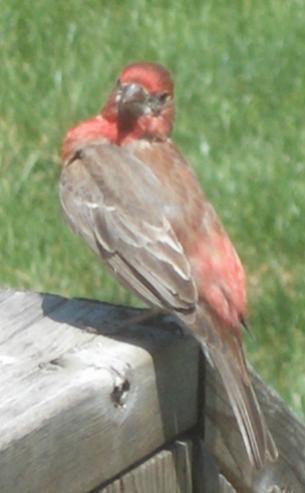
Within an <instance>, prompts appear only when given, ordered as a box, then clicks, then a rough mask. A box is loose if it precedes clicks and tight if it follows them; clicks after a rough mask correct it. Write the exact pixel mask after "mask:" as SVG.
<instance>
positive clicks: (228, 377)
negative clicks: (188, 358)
mask: <svg viewBox="0 0 305 493" xmlns="http://www.w3.org/2000/svg"><path fill="white" fill-rule="evenodd" d="M241 351H242V349H241V348H240V350H239V353H241ZM230 353H231V354H230ZM209 354H210V357H211V360H212V361H213V363H214V365H215V367H216V368H217V370H218V372H219V374H220V376H221V378H222V381H223V383H224V386H225V389H226V392H227V394H228V397H229V400H230V403H231V406H232V409H233V412H234V415H235V417H236V420H237V423H238V426H239V429H240V432H241V435H242V438H243V441H244V444H245V448H246V451H247V454H248V456H249V459H250V461H251V463H252V465H253V466H255V467H256V468H257V469H260V468H261V467H263V466H264V464H265V463H266V461H268V460H275V459H276V458H277V456H278V452H277V448H276V446H275V444H274V441H273V439H272V436H271V434H270V432H269V430H268V427H267V424H266V422H265V418H264V416H263V413H262V411H261V409H260V406H259V403H258V401H257V398H256V395H255V393H254V390H253V387H252V385H251V382H250V377H249V374H248V371H247V369H246V366H244V367H243V368H242V372H241V369H240V367H239V364H236V360H237V359H236V356H237V355H234V354H232V352H231V351H225V352H224V351H222V350H219V349H215V348H209ZM241 358H242V359H243V355H242V354H239V357H238V359H241ZM244 374H245V376H244ZM245 377H246V378H245Z"/></svg>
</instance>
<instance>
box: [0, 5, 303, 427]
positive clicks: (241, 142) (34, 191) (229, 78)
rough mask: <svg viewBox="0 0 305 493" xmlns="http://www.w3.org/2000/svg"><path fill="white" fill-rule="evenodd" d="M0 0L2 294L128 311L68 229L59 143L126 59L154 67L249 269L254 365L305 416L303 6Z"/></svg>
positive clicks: (179, 135) (177, 134) (97, 102)
mask: <svg viewBox="0 0 305 493" xmlns="http://www.w3.org/2000/svg"><path fill="white" fill-rule="evenodd" d="M0 6H1V19H0V28H1V29H0V36H1V55H0V56H1V74H2V75H1V85H2V90H1V100H0V105H1V110H0V160H1V161H0V174H1V180H0V227H1V236H0V286H1V287H4V286H9V287H13V288H16V289H19V288H25V289H31V290H38V291H45V292H52V293H58V294H61V295H65V296H77V297H80V296H82V297H90V298H96V299H100V300H107V301H112V302H120V303H135V300H134V299H133V298H132V297H131V296H130V295H129V294H127V293H126V292H125V291H124V290H123V289H122V288H120V287H118V285H117V284H116V283H115V282H114V281H112V279H111V278H110V277H109V276H108V275H107V274H106V273H105V271H104V270H103V268H102V267H101V266H100V265H99V262H98V261H97V260H96V259H95V257H94V256H93V254H91V252H90V251H89V250H88V249H87V247H86V246H85V245H83V244H82V242H81V240H80V239H78V238H76V237H75V236H74V235H72V233H70V231H69V230H68V229H67V227H66V226H65V224H64V223H63V220H62V217H61V214H60V210H59V205H58V197H57V182H58V177H59V171H60V168H59V150H60V146H61V142H62V139H63V136H64V133H65V131H66V129H67V128H68V127H69V126H72V124H74V123H75V122H77V121H78V120H80V119H84V118H86V117H89V116H90V115H94V114H96V113H97V112H98V111H99V109H100V107H101V106H102V104H103V102H104V100H105V96H106V95H107V93H108V92H109V90H110V88H111V86H112V84H113V83H114V81H115V79H116V77H117V74H118V73H119V71H120V70H121V68H122V66H124V65H125V64H127V63H129V62H131V61H136V60H149V61H157V62H161V63H163V64H164V65H165V66H166V67H168V68H169V69H170V70H171V72H172V74H173V77H174V79H175V82H176V95H177V107H178V110H177V118H176V127H175V131H174V138H175V139H176V140H177V142H178V144H179V145H180V147H181V148H182V150H183V152H184V153H185V155H186V156H187V157H188V159H189V160H190V162H191V163H192V164H193V166H194V167H195V169H196V172H197V174H198V176H199V178H200V180H201V183H202V185H203V187H204V189H205V191H206V193H207V195H208V197H209V198H210V200H211V201H212V202H213V204H214V206H215V208H216V210H217V211H218V214H219V215H220V217H221V218H222V221H223V222H224V224H225V227H226V228H227V230H228V231H229V233H230V235H231V237H232V239H233V241H234V243H235V245H236V246H237V249H238V251H239V253H240V256H241V258H242V261H243V263H244V265H245V266H246V269H247V273H248V287H249V305H250V306H249V318H250V323H251V326H252V330H253V333H254V334H255V338H254V339H251V338H249V337H247V336H245V339H246V345H247V349H248V351H247V352H248V356H249V359H250V361H251V363H252V364H253V365H254V366H255V368H256V369H257V370H258V371H259V372H260V373H261V375H262V376H263V378H264V379H265V380H266V381H267V382H268V383H269V384H271V385H272V386H273V387H275V388H276V389H277V391H278V392H279V393H280V394H281V396H282V397H283V398H284V399H285V400H286V402H287V403H288V404H289V406H291V407H292V409H293V410H294V411H295V412H296V413H297V414H298V415H299V416H300V417H301V418H302V419H304V417H305V303H304V277H305V263H304V250H305V235H304V228H305V222H304V217H305V176H304V172H305V124H304V123H305V122H304V109H305V70H304V46H305V1H304V0H290V1H284V0H283V1H282V0H273V1H272V0H256V1H251V0H240V1H237V0H236V1H233V2H227V0H217V1H215V0H205V1H204V2H202V1H199V0H197V1H192V0H188V1H180V2H177V1H176V2H171V1H162V0H158V1H155V0H133V1H131V0H130V1H129V0H125V1H123V0H121V1H118V0H109V1H106V0H104V1H98V0H90V1H88V2H83V1H81V0H65V1H64V2H63V1H62V0H53V1H52V2H50V1H48V0H40V1H37V2H32V1H28V0H24V1H23V2H20V1H19V0H10V1H9V2H5V1H4V0H0ZM0 330H1V329H0Z"/></svg>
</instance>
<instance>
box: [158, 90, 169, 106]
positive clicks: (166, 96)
mask: <svg viewBox="0 0 305 493" xmlns="http://www.w3.org/2000/svg"><path fill="white" fill-rule="evenodd" d="M169 98H170V94H169V93H168V92H161V93H160V94H158V99H159V102H160V103H162V104H164V103H166V102H167V101H168V100H169Z"/></svg>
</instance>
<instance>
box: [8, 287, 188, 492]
mask: <svg viewBox="0 0 305 493" xmlns="http://www.w3.org/2000/svg"><path fill="white" fill-rule="evenodd" d="M134 313H135V311H133V310H127V309H125V308H123V307H122V308H119V307H113V306H111V305H107V304H102V303H98V302H89V301H88V300H65V299H63V298H60V297H57V296H50V295H44V296H42V295H38V294H35V293H23V292H16V293H9V295H8V296H5V294H4V295H2V302H1V303H0V339H1V340H0V395H1V401H0V491H1V493H13V492H14V493H15V492H19V491H20V492H21V491H22V492H23V493H36V492H37V493H38V492H39V493H41V492H42V491H43V492H44V493H55V492H56V493H61V492H63V493H68V492H71V493H72V492H73V493H87V492H88V491H90V490H92V489H93V488H95V487H97V485H99V484H101V483H102V482H103V481H106V480H108V479H109V478H111V477H113V476H115V475H117V474H118V473H119V472H120V471H121V470H123V469H126V467H129V466H130V465H131V464H132V463H134V462H135V461H139V460H140V459H142V458H143V457H144V456H147V455H148V454H151V453H152V452H153V451H154V450H156V449H157V448H159V447H160V446H161V445H162V444H164V443H165V442H167V441H169V440H171V439H172V438H174V437H175V436H177V435H178V434H179V433H181V432H183V431H185V430H187V429H189V428H190V427H192V426H193V425H194V424H195V422H196V419H197V405H196V396H197V366H198V347H197V345H196V344H195V343H194V341H193V340H192V339H191V338H185V337H184V338H181V337H180V338H179V337H177V336H173V335H172V334H171V333H170V331H167V332H166V331H164V330H159V328H158V325H160V322H158V321H155V322H151V323H150V326H149V327H148V326H146V325H144V324H142V325H141V326H140V325H139V326H133V325H131V326H130V327H128V322H127V319H128V317H130V316H132V315H133V314H134ZM122 322H124V323H125V327H124V328H122V327H120V326H119V324H120V323H121V324H122ZM109 335H111V337H109Z"/></svg>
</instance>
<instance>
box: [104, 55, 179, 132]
mask: <svg viewBox="0 0 305 493" xmlns="http://www.w3.org/2000/svg"><path fill="white" fill-rule="evenodd" d="M174 113H175V110H174V84H173V81H172V79H171V76H170V73H169V72H168V71H167V70H166V69H165V68H164V67H162V65H159V64H156V63H148V62H141V63H132V64H131V65H128V66H127V67H126V68H124V70H123V71H122V72H121V74H120V76H119V78H118V80H117V83H116V86H115V88H114V89H113V91H112V93H111V94H110V97H109V98H108V100H107V102H106V105H105V106H104V108H103V110H102V115H103V117H104V118H106V119H109V120H112V121H117V124H118V128H119V131H121V133H123V134H124V135H127V136H128V135H131V136H132V135H134V136H135V137H137V138H148V139H152V140H164V139H166V138H167V137H168V135H169V134H170V132H171V129H172V125H173V121H174Z"/></svg>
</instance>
